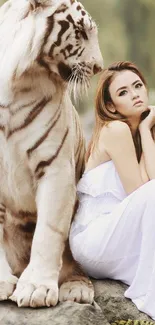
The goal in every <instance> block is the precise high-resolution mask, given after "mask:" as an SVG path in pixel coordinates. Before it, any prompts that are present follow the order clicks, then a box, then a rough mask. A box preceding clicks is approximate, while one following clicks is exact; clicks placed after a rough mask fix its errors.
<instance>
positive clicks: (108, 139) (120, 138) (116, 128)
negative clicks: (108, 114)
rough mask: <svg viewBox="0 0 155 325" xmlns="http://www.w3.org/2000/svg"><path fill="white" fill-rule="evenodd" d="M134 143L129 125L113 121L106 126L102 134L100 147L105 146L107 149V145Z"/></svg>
mask: <svg viewBox="0 0 155 325" xmlns="http://www.w3.org/2000/svg"><path fill="white" fill-rule="evenodd" d="M130 141H133V140H132V135H131V130H130V128H129V126H128V125H127V123H125V122H122V121H112V122H109V123H108V125H107V126H104V127H103V128H102V130H101V133H100V138H99V145H100V147H102V144H104V146H105V147H107V145H108V146H109V144H110V146H111V145H112V146H117V144H118V145H121V144H124V142H125V143H127V142H130Z"/></svg>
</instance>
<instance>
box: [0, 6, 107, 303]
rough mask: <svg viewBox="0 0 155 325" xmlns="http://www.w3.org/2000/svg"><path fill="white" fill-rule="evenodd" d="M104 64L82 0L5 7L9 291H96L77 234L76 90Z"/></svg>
mask: <svg viewBox="0 0 155 325" xmlns="http://www.w3.org/2000/svg"><path fill="white" fill-rule="evenodd" d="M102 64H103V63H102V56H101V53H100V49H99V45H98V37H97V28H96V25H95V23H94V22H93V20H92V18H91V17H90V16H89V14H88V13H87V12H86V11H85V9H84V8H83V6H82V5H81V4H80V3H79V2H77V1H76V0H9V1H7V2H6V3H5V4H4V5H3V6H2V7H1V9H0V203H1V205H0V300H5V299H8V298H10V299H12V300H13V301H15V302H17V304H18V306H30V307H40V306H54V305H56V304H57V302H58V299H59V300H60V301H64V300H76V301H78V302H88V303H91V302H92V300H93V295H94V291H93V286H92V284H91V282H90V281H89V279H87V277H86V276H85V275H84V273H83V271H82V270H81V268H80V266H79V265H77V263H76V262H75V261H74V260H73V258H72V255H71V252H70V249H69V243H68V232H69V228H70V223H71V219H72V215H73V214H74V210H75V208H76V204H75V203H76V183H77V181H78V179H79V177H80V176H81V173H82V171H83V167H84V139H83V135H82V130H81V127H80V123H79V117H78V114H77V113H76V111H75V109H74V107H73V105H72V102H71V100H70V96H69V91H70V90H71V87H72V89H73V94H74V95H75V97H76V95H79V94H80V93H81V92H82V91H83V90H84V91H85V90H86V89H87V87H88V85H89V80H90V78H91V76H92V75H94V74H95V73H97V72H99V71H100V70H101V69H102ZM68 88H69V89H68Z"/></svg>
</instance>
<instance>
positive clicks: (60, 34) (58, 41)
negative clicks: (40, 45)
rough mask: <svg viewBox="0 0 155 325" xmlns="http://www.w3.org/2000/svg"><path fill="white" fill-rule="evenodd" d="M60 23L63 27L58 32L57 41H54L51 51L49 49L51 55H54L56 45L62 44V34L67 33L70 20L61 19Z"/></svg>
mask: <svg viewBox="0 0 155 325" xmlns="http://www.w3.org/2000/svg"><path fill="white" fill-rule="evenodd" d="M58 23H59V25H60V26H61V29H60V31H59V33H58V38H57V41H56V42H54V44H53V45H52V46H51V49H50V51H49V55H50V56H52V54H53V51H54V49H55V47H57V46H60V45H61V40H62V36H63V34H65V32H66V31H67V30H68V29H69V23H68V21H63V20H61V21H59V22H58Z"/></svg>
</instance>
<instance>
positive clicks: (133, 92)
mask: <svg viewBox="0 0 155 325" xmlns="http://www.w3.org/2000/svg"><path fill="white" fill-rule="evenodd" d="M138 97H139V95H138V94H137V92H136V91H135V90H133V91H132V98H133V99H135V98H138Z"/></svg>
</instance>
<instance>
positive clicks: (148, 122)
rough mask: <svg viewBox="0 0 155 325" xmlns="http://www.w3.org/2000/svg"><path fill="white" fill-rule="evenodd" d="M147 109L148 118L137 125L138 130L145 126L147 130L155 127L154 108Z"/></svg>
mask: <svg viewBox="0 0 155 325" xmlns="http://www.w3.org/2000/svg"><path fill="white" fill-rule="evenodd" d="M148 109H149V110H150V112H149V114H148V116H147V117H146V118H145V119H144V120H142V122H141V123H140V125H139V129H141V127H143V126H145V127H147V128H148V129H149V130H151V129H152V127H153V126H154V125H155V106H148Z"/></svg>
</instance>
